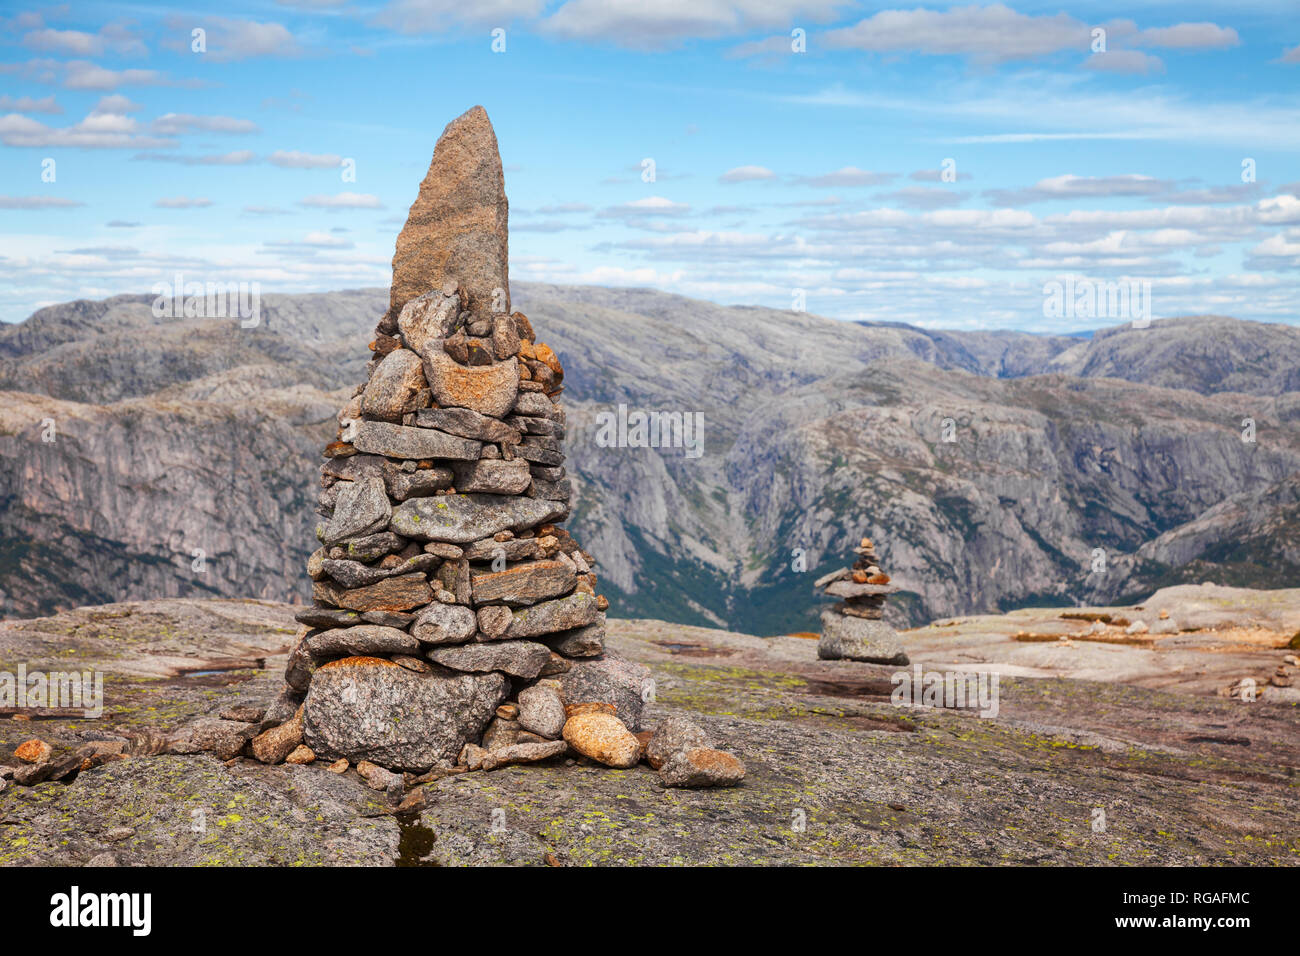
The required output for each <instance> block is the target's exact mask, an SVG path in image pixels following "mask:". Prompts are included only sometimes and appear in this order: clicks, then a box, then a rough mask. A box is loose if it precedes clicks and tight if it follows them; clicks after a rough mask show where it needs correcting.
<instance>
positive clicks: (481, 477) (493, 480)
mask: <svg viewBox="0 0 1300 956" xmlns="http://www.w3.org/2000/svg"><path fill="white" fill-rule="evenodd" d="M452 470H453V472H454V473H455V476H456V490H457V491H459V492H462V493H464V494H469V493H472V492H487V493H489V494H497V495H519V494H523V493H524V491H526V490H527V489H528V485H529V484H530V483H531V482H532V480H533V477H532V475H530V474H529V473H528V462H526V461H524V460H523V459H522V458H517V459H515V460H514V461H503V460H500V459H496V460H493V459H487V458H485V459H482V460H480V461H474V462H465V463H464V464H457V465H455V466H454V468H453V469H452ZM539 497H545V496H544V495H543V496H539Z"/></svg>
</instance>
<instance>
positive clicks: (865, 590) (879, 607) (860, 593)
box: [813, 538, 908, 664]
mask: <svg viewBox="0 0 1300 956" xmlns="http://www.w3.org/2000/svg"><path fill="white" fill-rule="evenodd" d="M853 552H854V554H856V555H857V556H858V559H857V560H856V561H854V562H853V567H852V568H840V569H839V570H838V571H832V572H831V573H830V574H827V575H825V576H824V577H821V578H818V579H817V581H815V582H814V583H813V587H815V588H817V589H818V590H820V591H822V592H823V593H825V594H827V595H830V596H831V597H837V598H841V599H842V600H841V602H840V603H839V604H838V605H836V606H834V607H828V608H826V609H824V610H823V611H822V614H821V617H822V636H821V640H820V641H818V642H817V656H818V657H820V658H821V659H822V660H831V661H838V660H851V661H869V662H871V663H875V664H906V663H908V659H907V655H906V654H905V653H903V643H902V641H901V640H900V639H899V636H898V632H897V631H895V630H894V629H893V628H892V627H890V626H889V625H888V624H886V623H885V621H884V616H885V611H884V608H885V599H886V598H887V597H888V596H889V595H890V594H893V593H895V592H896V591H897V590H898V587H897V585H893V584H890V583H889V575H888V574H886V573H885V572H884V571H882V570H880V559H879V558H877V557H876V549H875V545H873V544H872V543H871V539H870V538H863V539H862V543H861V544H860V545H858V547H856V548H854V549H853Z"/></svg>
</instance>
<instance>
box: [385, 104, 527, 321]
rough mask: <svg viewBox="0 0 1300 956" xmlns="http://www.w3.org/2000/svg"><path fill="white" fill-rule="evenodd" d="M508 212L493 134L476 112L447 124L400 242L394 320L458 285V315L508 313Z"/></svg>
mask: <svg viewBox="0 0 1300 956" xmlns="http://www.w3.org/2000/svg"><path fill="white" fill-rule="evenodd" d="M508 219H509V215H508V205H507V202H506V193H505V176H504V174H503V173H502V171H501V157H500V155H499V154H498V152H497V139H496V133H494V132H493V130H492V123H491V122H490V121H489V120H488V115H487V111H486V110H484V109H483V107H481V106H475V107H474V108H473V109H471V110H469V111H467V112H466V113H464V114H462V115H461V116H459V117H457V118H456V119H454V120H452V121H451V122H450V123H448V124H447V128H446V129H444V130H443V132H442V135H441V136H440V137H438V142H437V145H435V146H434V149H433V160H432V161H431V162H430V163H429V171H428V172H427V173H426V174H425V177H424V181H423V182H422V183H421V184H420V193H419V195H418V196H417V197H416V199H415V202H414V203H413V204H412V205H411V211H410V214H409V216H408V217H407V220H406V225H405V226H404V227H402V231H401V233H400V234H399V235H398V237H397V249H396V251H395V252H394V254H393V284H392V289H391V292H390V297H391V298H390V305H389V310H388V314H389V315H390V316H397V315H400V313H401V310H402V307H403V306H404V305H405V304H406V303H407V302H408V301H409V300H411V299H413V298H415V297H416V296H419V295H422V294H424V293H426V292H428V291H429V290H431V289H442V288H443V287H444V285H445V284H446V283H448V282H457V283H459V284H460V286H461V287H462V288H463V289H464V290H465V301H464V302H463V303H461V308H463V309H468V310H470V311H471V312H474V313H479V314H484V315H487V314H490V313H491V312H493V311H504V312H509V311H510V285H509V253H508V240H507V235H506V231H507V223H508Z"/></svg>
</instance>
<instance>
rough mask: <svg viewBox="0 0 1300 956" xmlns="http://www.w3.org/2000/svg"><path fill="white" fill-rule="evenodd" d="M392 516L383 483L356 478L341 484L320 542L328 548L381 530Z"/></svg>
mask: <svg viewBox="0 0 1300 956" xmlns="http://www.w3.org/2000/svg"><path fill="white" fill-rule="evenodd" d="M366 424H373V423H366ZM392 513H393V508H392V505H390V504H389V503H388V492H387V491H386V489H385V488H384V482H383V480H382V479H380V478H374V477H365V478H358V479H357V480H356V481H353V482H350V483H348V484H346V485H344V487H343V489H342V490H341V491H340V492H339V497H338V503H337V504H336V505H335V506H334V514H333V516H332V517H331V518H330V520H329V522H328V523H327V524H326V525H325V529H324V534H323V536H322V538H321V543H322V544H324V545H325V547H327V548H330V547H333V546H334V545H336V544H338V543H339V542H341V541H343V540H344V539H346V538H352V537H356V536H359V535H369V534H371V533H373V532H376V531H382V530H383V528H384V527H385V526H386V525H387V524H388V521H389V518H390V517H391V516H392Z"/></svg>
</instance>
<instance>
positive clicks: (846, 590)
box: [822, 580, 898, 598]
mask: <svg viewBox="0 0 1300 956" xmlns="http://www.w3.org/2000/svg"><path fill="white" fill-rule="evenodd" d="M822 590H824V591H825V592H826V593H827V594H830V595H832V596H834V597H842V598H853V597H876V596H879V595H885V594H895V593H897V592H898V587H897V585H893V584H858V583H857V582H856V581H843V580H840V581H832V582H831V583H830V584H828V585H826V587H825V588H823V589H822Z"/></svg>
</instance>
